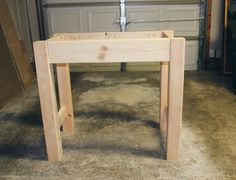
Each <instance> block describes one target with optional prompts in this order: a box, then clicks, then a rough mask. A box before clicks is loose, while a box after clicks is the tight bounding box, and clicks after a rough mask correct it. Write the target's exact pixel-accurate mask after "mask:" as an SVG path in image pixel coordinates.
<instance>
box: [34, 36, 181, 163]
mask: <svg viewBox="0 0 236 180" xmlns="http://www.w3.org/2000/svg"><path fill="white" fill-rule="evenodd" d="M34 53H35V62H36V68H37V79H38V89H39V96H40V103H41V111H42V117H43V126H44V133H45V141H46V148H47V155H48V160H50V161H60V160H62V156H63V153H62V143H61V136H60V127H61V126H62V129H63V131H64V132H66V133H73V132H74V114H73V105H72V95H71V82H70V70H69V64H70V63H114V62H160V63H161V84H160V89H161V95H160V131H161V132H162V133H166V137H167V138H166V139H167V153H166V158H167V160H178V158H179V144H180V131H181V125H182V104H183V83H184V60H185V39H184V38H174V37H173V31H154V32H122V33H120V32H108V33H73V34H67V33H64V34H55V35H54V36H53V37H52V38H51V39H48V40H46V41H37V42H34ZM53 64H56V65H57V79H58V90H59V99H60V108H59V111H58V107H57V102H56V93H55V85H54V73H53V68H52V65H53Z"/></svg>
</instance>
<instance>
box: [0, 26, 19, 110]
mask: <svg viewBox="0 0 236 180" xmlns="http://www.w3.org/2000/svg"><path fill="white" fill-rule="evenodd" d="M0 84H1V86H0V94H1V95H0V108H1V107H3V106H4V105H5V104H7V103H8V102H9V101H11V100H12V99H13V98H14V97H16V96H17V95H18V94H19V93H20V92H22V91H23V87H22V86H21V81H20V78H19V76H18V73H17V70H16V68H15V65H14V62H13V60H12V57H11V53H10V50H9V48H8V46H7V42H6V39H5V36H4V33H3V30H2V27H1V24H0Z"/></svg>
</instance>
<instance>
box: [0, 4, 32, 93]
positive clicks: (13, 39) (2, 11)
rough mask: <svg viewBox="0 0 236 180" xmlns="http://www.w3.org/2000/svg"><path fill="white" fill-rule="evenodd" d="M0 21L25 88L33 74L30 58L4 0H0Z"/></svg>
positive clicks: (30, 82)
mask: <svg viewBox="0 0 236 180" xmlns="http://www.w3.org/2000/svg"><path fill="white" fill-rule="evenodd" d="M0 23H1V26H2V29H3V32H4V35H5V37H6V41H7V44H8V47H9V49H10V51H11V55H12V58H13V60H14V62H15V64H16V67H17V71H18V73H19V76H20V79H21V83H22V85H23V87H24V88H25V89H26V88H28V87H29V86H30V85H31V84H32V82H33V80H34V79H35V76H34V74H33V70H32V68H31V63H30V59H29V57H28V56H27V54H26V52H25V49H24V47H23V44H22V43H21V42H20V41H19V39H18V37H17V33H16V30H15V27H14V23H13V20H12V18H11V15H10V12H9V9H8V6H7V3H6V0H1V1H0Z"/></svg>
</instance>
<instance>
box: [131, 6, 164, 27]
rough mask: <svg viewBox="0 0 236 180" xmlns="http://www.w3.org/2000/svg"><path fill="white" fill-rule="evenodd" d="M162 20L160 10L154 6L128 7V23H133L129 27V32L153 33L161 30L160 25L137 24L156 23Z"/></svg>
mask: <svg viewBox="0 0 236 180" xmlns="http://www.w3.org/2000/svg"><path fill="white" fill-rule="evenodd" d="M157 19H160V9H159V8H157V7H153V6H143V7H142V8H140V7H128V8H127V21H128V22H131V23H130V24H128V26H127V30H128V31H145V30H147V31H151V30H158V29H160V24H159V23H137V22H140V21H141V22H145V21H146V22H147V21H155V20H157Z"/></svg>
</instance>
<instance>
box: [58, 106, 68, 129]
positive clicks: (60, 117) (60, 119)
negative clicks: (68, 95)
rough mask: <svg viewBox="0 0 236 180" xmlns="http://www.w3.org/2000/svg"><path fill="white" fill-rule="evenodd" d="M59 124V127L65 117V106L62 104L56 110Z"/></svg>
mask: <svg viewBox="0 0 236 180" xmlns="http://www.w3.org/2000/svg"><path fill="white" fill-rule="evenodd" d="M58 119H59V126H60V127H61V126H62V125H63V123H64V122H65V119H66V107H65V106H62V107H61V108H60V110H59V112H58Z"/></svg>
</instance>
